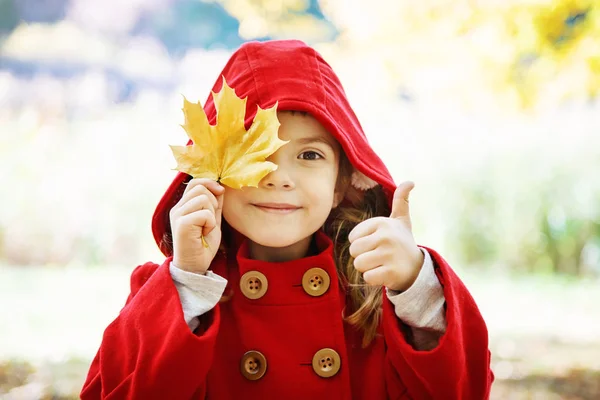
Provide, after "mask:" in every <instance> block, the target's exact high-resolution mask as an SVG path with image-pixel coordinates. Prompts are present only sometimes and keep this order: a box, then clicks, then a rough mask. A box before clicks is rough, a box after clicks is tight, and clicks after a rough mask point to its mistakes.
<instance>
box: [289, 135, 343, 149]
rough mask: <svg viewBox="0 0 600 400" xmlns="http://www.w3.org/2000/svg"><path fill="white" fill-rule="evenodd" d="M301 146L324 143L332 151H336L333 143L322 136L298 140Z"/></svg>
mask: <svg viewBox="0 0 600 400" xmlns="http://www.w3.org/2000/svg"><path fill="white" fill-rule="evenodd" d="M296 141H297V142H298V143H300V144H311V143H323V144H326V145H327V146H329V148H331V150H334V146H333V144H332V143H331V141H329V140H327V139H325V138H324V137H321V136H307V137H303V138H300V139H297V140H296Z"/></svg>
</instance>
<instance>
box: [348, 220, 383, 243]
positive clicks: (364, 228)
mask: <svg viewBox="0 0 600 400" xmlns="http://www.w3.org/2000/svg"><path fill="white" fill-rule="evenodd" d="M382 221H383V218H382V217H374V218H369V219H366V220H364V221H363V222H361V223H360V224H358V225H356V226H355V227H354V229H352V230H351V231H350V233H349V234H348V241H349V242H350V243H353V242H354V241H355V240H357V239H359V238H361V237H365V236H368V235H370V234H371V233H373V232H375V231H376V230H377V228H378V227H379V225H380V224H381V222H382Z"/></svg>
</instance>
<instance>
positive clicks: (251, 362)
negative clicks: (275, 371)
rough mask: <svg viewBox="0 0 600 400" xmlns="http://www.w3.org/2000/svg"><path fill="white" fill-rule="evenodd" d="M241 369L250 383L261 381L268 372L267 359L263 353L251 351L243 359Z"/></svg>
mask: <svg viewBox="0 0 600 400" xmlns="http://www.w3.org/2000/svg"><path fill="white" fill-rule="evenodd" d="M240 369H241V371H242V375H244V378H246V379H248V380H249V381H256V380H259V379H260V378H262V377H263V375H264V374H265V372H267V359H266V358H265V356H264V355H263V354H262V353H261V352H259V351H256V350H250V351H248V352H246V354H244V356H243V357H242V361H241V363H240Z"/></svg>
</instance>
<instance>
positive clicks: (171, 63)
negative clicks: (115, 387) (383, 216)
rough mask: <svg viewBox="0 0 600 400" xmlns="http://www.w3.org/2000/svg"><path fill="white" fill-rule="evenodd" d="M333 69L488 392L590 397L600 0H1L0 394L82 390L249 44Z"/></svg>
mask: <svg viewBox="0 0 600 400" xmlns="http://www.w3.org/2000/svg"><path fill="white" fill-rule="evenodd" d="M276 38H298V39H302V40H304V41H306V42H307V43H309V44H311V45H313V46H314V47H315V48H316V49H317V50H318V51H320V52H321V53H322V54H323V56H324V57H325V58H326V59H327V60H328V61H329V62H330V63H331V64H332V66H333V67H334V69H335V70H336V71H337V73H338V74H339V76H340V78H341V80H342V82H343V83H344V85H345V88H346V91H347V94H348V96H349V98H350V101H351V104H352V105H353V107H354V108H355V110H356V113H357V114H358V116H359V118H360V120H361V121H362V124H363V126H364V128H365V131H366V133H367V135H368V137H369V140H370V142H371V143H372V145H373V147H374V148H375V149H376V151H378V153H379V154H380V155H381V156H382V158H383V159H384V161H386V163H387V164H388V166H389V168H390V170H391V172H392V174H393V175H394V178H395V179H396V181H398V182H399V181H401V180H405V179H411V180H414V181H415V182H416V188H415V190H414V191H413V194H412V197H411V198H412V201H411V212H412V216H413V221H414V230H415V236H416V238H417V241H418V242H419V243H420V244H424V245H428V246H431V247H433V248H436V249H437V250H439V251H440V252H442V254H444V255H445V257H446V258H447V259H448V260H449V262H450V264H451V265H452V266H453V267H454V268H455V269H456V270H457V271H458V273H459V274H460V276H461V277H462V278H463V279H464V281H465V282H466V283H467V285H468V287H469V288H470V290H471V291H472V293H473V296H474V297H475V299H476V301H477V303H478V304H479V306H480V308H481V311H482V314H483V316H484V318H485V320H486V322H487V324H488V328H489V334H490V343H491V344H490V346H491V350H492V354H493V362H492V368H493V370H494V372H495V374H496V383H495V384H494V387H493V395H492V398H494V399H598V398H600V310H599V307H600V176H599V175H600V99H599V95H600V0H521V1H517V0H424V1H411V0H389V1H384V0H376V1H359V0H278V1H275V0H273V1H271V0H144V1H141V0H127V1H117V0H103V1H99V0H0V104H1V107H0V127H1V128H0V159H1V160H2V168H1V169H0V188H1V189H0V190H1V192H0V397H3V398H7V399H38V398H39V399H42V398H43V399H71V398H77V395H78V393H79V390H80V388H81V385H82V383H83V380H84V378H85V375H86V373H87V369H88V366H89V363H90V361H91V358H92V357H93V356H94V354H95V352H96V350H97V348H98V346H99V344H100V340H101V337H102V333H103V330H104V328H105V327H106V325H107V324H108V323H110V321H112V320H113V319H114V318H115V317H116V315H117V314H118V312H119V310H120V308H121V307H122V305H123V304H124V302H125V299H126V296H127V293H128V285H129V281H128V279H129V274H130V273H131V271H132V270H133V268H134V267H135V266H137V265H138V264H141V263H143V262H145V261H150V260H152V261H155V262H161V261H162V256H161V254H160V253H159V251H158V249H157V248H156V245H155V244H154V240H153V238H152V235H151V231H150V219H151V216H152V212H153V210H154V207H155V205H156V203H157V202H158V200H159V199H160V196H161V195H162V193H163V191H164V190H165V189H166V187H167V186H168V184H169V183H170V181H171V179H172V178H173V177H174V176H175V172H174V171H173V168H174V167H175V161H174V159H173V157H172V154H171V151H170V149H169V146H168V145H169V144H183V143H185V142H186V141H187V137H186V135H185V133H184V131H183V130H182V129H181V128H180V127H179V124H180V123H182V121H183V116H182V112H181V106H182V95H185V96H186V97H187V98H188V99H190V100H199V101H201V102H202V103H204V102H205V100H206V98H207V95H208V93H209V89H210V88H211V86H212V83H213V82H214V81H215V79H216V78H217V74H218V73H219V72H220V70H221V68H222V67H223V66H224V63H225V61H226V60H227V58H228V56H229V55H230V54H231V52H232V51H233V50H235V49H236V48H237V47H238V46H239V45H240V44H241V43H243V42H244V41H247V40H255V39H256V40H266V39H276Z"/></svg>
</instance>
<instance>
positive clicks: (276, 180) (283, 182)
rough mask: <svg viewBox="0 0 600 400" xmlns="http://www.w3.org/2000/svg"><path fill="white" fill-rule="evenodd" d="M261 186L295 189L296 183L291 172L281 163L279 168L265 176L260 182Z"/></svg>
mask: <svg viewBox="0 0 600 400" xmlns="http://www.w3.org/2000/svg"><path fill="white" fill-rule="evenodd" d="M259 186H262V187H263V188H268V189H286V190H290V189H294V188H295V187H296V185H295V184H294V181H293V180H292V178H291V177H290V175H289V173H288V172H287V171H286V169H285V168H284V167H283V165H281V164H280V165H279V166H278V167H277V169H276V170H275V171H273V172H271V173H270V174H269V175H267V176H265V177H264V178H263V179H262V180H261V181H260V183H259Z"/></svg>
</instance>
